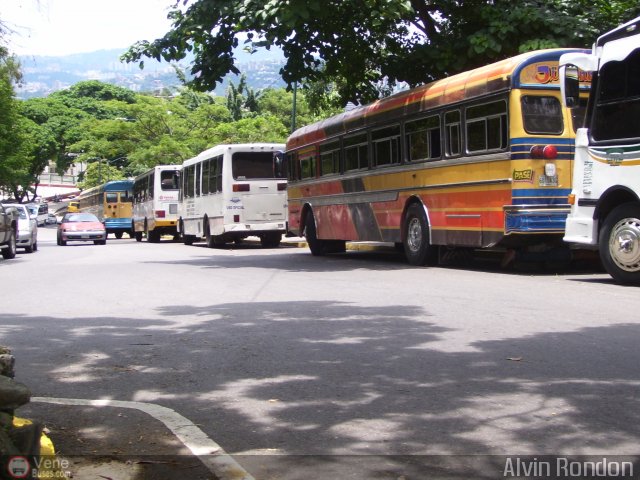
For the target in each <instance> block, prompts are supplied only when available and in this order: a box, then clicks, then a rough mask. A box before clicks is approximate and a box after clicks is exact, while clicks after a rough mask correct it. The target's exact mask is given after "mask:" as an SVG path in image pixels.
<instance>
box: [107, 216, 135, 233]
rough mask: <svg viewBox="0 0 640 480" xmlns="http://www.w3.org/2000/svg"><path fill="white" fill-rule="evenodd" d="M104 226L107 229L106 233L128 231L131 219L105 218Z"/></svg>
mask: <svg viewBox="0 0 640 480" xmlns="http://www.w3.org/2000/svg"><path fill="white" fill-rule="evenodd" d="M104 226H105V228H106V229H107V233H117V232H130V231H131V219H130V218H105V219H104Z"/></svg>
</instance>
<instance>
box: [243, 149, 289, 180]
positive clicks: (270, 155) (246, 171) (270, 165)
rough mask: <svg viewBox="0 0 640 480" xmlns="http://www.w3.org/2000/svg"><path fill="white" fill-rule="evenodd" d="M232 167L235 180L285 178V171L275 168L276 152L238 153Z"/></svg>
mask: <svg viewBox="0 0 640 480" xmlns="http://www.w3.org/2000/svg"><path fill="white" fill-rule="evenodd" d="M231 165H232V172H233V178H234V179H235V180H253V179H260V178H285V172H284V170H283V169H281V168H275V157H274V152H236V153H234V154H233V156H232V157H231Z"/></svg>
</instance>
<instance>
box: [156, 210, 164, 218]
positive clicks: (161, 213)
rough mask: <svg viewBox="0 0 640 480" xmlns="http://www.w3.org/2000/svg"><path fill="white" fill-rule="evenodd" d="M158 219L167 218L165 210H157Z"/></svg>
mask: <svg viewBox="0 0 640 480" xmlns="http://www.w3.org/2000/svg"><path fill="white" fill-rule="evenodd" d="M156 217H158V218H165V212H164V210H156Z"/></svg>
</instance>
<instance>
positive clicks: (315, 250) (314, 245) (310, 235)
mask: <svg viewBox="0 0 640 480" xmlns="http://www.w3.org/2000/svg"><path fill="white" fill-rule="evenodd" d="M304 236H305V238H306V239H307V244H308V245H309V250H311V255H314V256H316V257H319V256H322V255H324V254H326V253H327V246H326V243H325V242H324V241H323V240H318V237H317V236H316V221H315V219H314V218H313V213H311V212H309V213H308V214H307V218H306V220H305V223H304Z"/></svg>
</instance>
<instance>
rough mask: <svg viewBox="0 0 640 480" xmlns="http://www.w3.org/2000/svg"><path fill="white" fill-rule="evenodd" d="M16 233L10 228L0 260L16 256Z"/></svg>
mask: <svg viewBox="0 0 640 480" xmlns="http://www.w3.org/2000/svg"><path fill="white" fill-rule="evenodd" d="M16 248H17V247H16V231H15V230H14V229H13V228H12V229H11V234H10V235H9V244H8V246H7V248H5V249H3V250H2V258H5V259H7V260H10V259H12V258H15V256H16Z"/></svg>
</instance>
